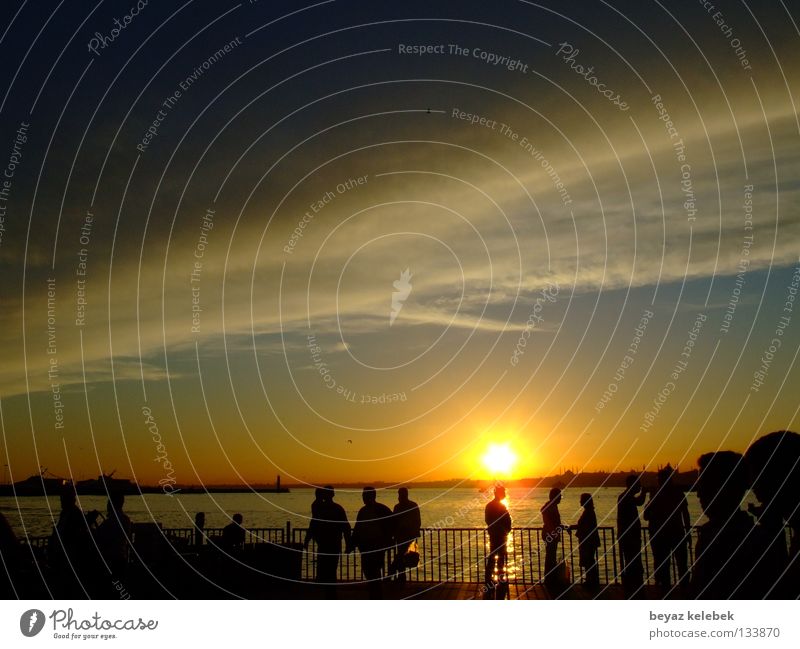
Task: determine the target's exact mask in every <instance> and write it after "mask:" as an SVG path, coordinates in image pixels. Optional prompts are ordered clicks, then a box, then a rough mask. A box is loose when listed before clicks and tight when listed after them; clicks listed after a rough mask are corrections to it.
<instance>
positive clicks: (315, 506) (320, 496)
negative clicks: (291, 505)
mask: <svg viewBox="0 0 800 649" xmlns="http://www.w3.org/2000/svg"><path fill="white" fill-rule="evenodd" d="M324 498H325V490H324V489H323V488H322V487H317V488H316V489H314V502H312V503H311V520H310V521H309V522H308V529H307V530H306V538H305V540H304V541H303V545H305V546H306V547H308V545H309V543H311V541H312V540H313V539H314V534H315V533H316V528H317V525H319V508H320V506H321V505H322V501H323V500H324Z"/></svg>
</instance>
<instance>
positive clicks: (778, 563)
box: [744, 430, 800, 599]
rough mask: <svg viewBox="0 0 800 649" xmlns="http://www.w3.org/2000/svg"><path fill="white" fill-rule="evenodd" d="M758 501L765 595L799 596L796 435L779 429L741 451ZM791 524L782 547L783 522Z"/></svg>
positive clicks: (799, 446) (799, 441)
mask: <svg viewBox="0 0 800 649" xmlns="http://www.w3.org/2000/svg"><path fill="white" fill-rule="evenodd" d="M744 458H745V462H746V463H747V466H748V469H749V473H750V477H751V480H752V485H753V487H752V488H753V493H754V494H755V495H756V498H758V500H759V502H760V503H761V507H759V508H757V511H756V513H757V515H758V527H759V529H760V530H761V531H762V534H763V537H764V542H765V544H766V545H767V550H766V552H765V560H766V561H767V565H766V566H765V573H766V574H765V575H764V581H765V587H766V593H765V594H766V596H767V597H769V598H771V599H779V598H780V599H798V598H800V435H798V434H797V433H793V432H791V431H788V430H779V431H776V432H774V433H769V434H768V435H764V436H763V437H761V438H760V439H758V440H756V441H755V442H753V443H752V444H751V445H750V448H748V449H747V452H746V453H745V454H744ZM786 525H788V526H789V527H790V528H791V534H792V536H791V543H790V547H789V551H788V553H787V551H786V532H785V526H786Z"/></svg>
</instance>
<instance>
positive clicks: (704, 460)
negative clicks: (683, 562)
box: [691, 451, 765, 599]
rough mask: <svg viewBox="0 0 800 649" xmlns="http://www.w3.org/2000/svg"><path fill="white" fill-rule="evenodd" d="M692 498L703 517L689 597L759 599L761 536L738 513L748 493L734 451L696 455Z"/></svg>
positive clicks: (743, 470)
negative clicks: (694, 489) (695, 495)
mask: <svg viewBox="0 0 800 649" xmlns="http://www.w3.org/2000/svg"><path fill="white" fill-rule="evenodd" d="M697 463H698V465H699V467H700V473H699V474H698V476H697V485H696V490H697V498H698V500H699V501H700V506H701V507H702V508H703V512H704V513H705V515H706V517H707V518H708V522H707V523H705V524H704V525H701V526H700V528H699V529H698V534H697V547H696V553H695V560H694V565H693V566H692V581H691V586H692V594H693V596H694V597H696V598H698V599H760V598H762V597H763V596H764V594H765V592H764V589H763V580H762V574H761V571H760V570H759V569H758V568H757V567H756V564H757V563H758V561H759V559H760V558H761V557H762V555H763V551H764V549H765V548H764V544H763V542H762V536H761V533H760V532H759V531H758V530H757V529H756V526H755V525H754V524H753V520H752V519H751V518H750V516H748V515H747V514H746V513H745V512H744V511H743V510H742V509H741V508H740V505H741V504H742V499H743V498H744V495H745V492H746V491H747V488H748V475H747V471H746V468H745V465H744V459H743V458H742V456H741V455H740V454H739V453H734V452H733V451H718V452H716V453H706V454H705V455H701V456H700V459H699V460H698V461H697Z"/></svg>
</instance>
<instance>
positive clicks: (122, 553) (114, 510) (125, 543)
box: [95, 493, 133, 579]
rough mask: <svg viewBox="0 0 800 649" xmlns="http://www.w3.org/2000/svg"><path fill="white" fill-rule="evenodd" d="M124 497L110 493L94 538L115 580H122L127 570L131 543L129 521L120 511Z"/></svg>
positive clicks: (120, 494)
mask: <svg viewBox="0 0 800 649" xmlns="http://www.w3.org/2000/svg"><path fill="white" fill-rule="evenodd" d="M124 504H125V496H124V494H122V493H112V494H111V495H110V496H109V498H108V503H107V504H106V514H107V516H106V519H105V520H104V521H103V522H102V524H101V525H100V527H98V528H97V533H96V534H95V538H96V539H97V547H98V548H99V549H100V553H101V555H102V556H103V559H104V561H105V563H106V566H108V569H109V570H110V571H111V575H112V576H113V577H115V578H117V579H124V578H125V574H126V572H127V568H128V552H129V548H130V542H131V531H132V529H133V527H132V525H131V519H130V518H128V516H127V515H126V514H125V513H124V512H123V511H122V507H123V505H124Z"/></svg>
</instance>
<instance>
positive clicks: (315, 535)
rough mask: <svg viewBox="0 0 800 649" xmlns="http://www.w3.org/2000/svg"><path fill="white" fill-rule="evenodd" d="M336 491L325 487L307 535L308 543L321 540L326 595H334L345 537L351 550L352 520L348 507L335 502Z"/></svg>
mask: <svg viewBox="0 0 800 649" xmlns="http://www.w3.org/2000/svg"><path fill="white" fill-rule="evenodd" d="M335 493H336V492H335V491H334V489H333V487H331V486H330V485H328V486H326V487H325V488H324V489H322V490H321V493H320V494H319V498H318V503H317V506H316V509H315V508H314V506H313V505H312V509H311V512H312V518H311V525H310V526H309V531H308V534H307V535H306V542H305V546H306V549H308V546H309V543H310V542H311V541H314V542H315V543H316V544H317V582H319V583H322V584H327V585H328V586H330V588H326V595H327V596H328V597H331V596H333V594H334V592H335V590H333V586H334V584H336V581H337V574H336V573H337V570H338V568H339V557H340V555H341V553H342V539H344V542H345V547H346V548H347V550H348V552H349V551H350V545H351V540H350V522H349V521H348V520H347V514H346V513H345V511H344V508H343V507H342V506H341V505H340V504H339V503H337V502H334V500H333V498H334V496H335Z"/></svg>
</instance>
